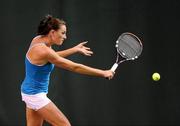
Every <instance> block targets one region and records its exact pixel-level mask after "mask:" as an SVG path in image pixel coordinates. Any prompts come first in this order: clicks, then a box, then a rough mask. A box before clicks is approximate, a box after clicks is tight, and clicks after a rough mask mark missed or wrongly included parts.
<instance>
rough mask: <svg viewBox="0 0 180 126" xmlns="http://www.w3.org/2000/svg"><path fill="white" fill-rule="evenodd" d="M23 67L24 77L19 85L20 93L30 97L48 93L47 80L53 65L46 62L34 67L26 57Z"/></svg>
mask: <svg viewBox="0 0 180 126" xmlns="http://www.w3.org/2000/svg"><path fill="white" fill-rule="evenodd" d="M25 66H26V76H25V79H24V81H23V82H22V85H21V92H22V93H25V94H30V95H32V94H37V93H40V92H45V93H48V86H49V78H50V74H51V71H52V70H53V68H54V64H51V63H49V62H48V63H46V64H45V65H42V66H38V65H34V64H32V63H30V61H29V60H28V59H27V57H26V58H25Z"/></svg>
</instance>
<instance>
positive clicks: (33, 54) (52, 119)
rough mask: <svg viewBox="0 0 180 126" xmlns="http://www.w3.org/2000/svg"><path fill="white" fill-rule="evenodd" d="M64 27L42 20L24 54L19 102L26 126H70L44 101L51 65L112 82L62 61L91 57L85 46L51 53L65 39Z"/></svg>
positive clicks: (107, 73)
mask: <svg viewBox="0 0 180 126" xmlns="http://www.w3.org/2000/svg"><path fill="white" fill-rule="evenodd" d="M66 32H67V29H66V23H65V22H64V21H63V20H60V19H58V18H55V17H52V16H51V15H47V16H45V17H44V18H43V19H42V20H41V21H40V24H39V26H38V31H37V36H36V37H35V38H33V40H32V42H31V44H30V47H29V49H28V51H27V53H26V57H25V66H26V75H25V79H24V81H23V82H22V84H21V95H22V100H23V101H24V102H25V104H26V120H27V126H42V125H43V121H44V120H45V121H47V122H48V123H50V124H51V125H53V126H70V122H69V121H68V119H67V118H66V117H65V115H64V114H63V113H62V112H61V111H60V110H59V109H58V108H57V107H56V105H55V104H54V103H53V102H52V101H51V100H50V99H49V98H48V97H47V93H48V85H49V77H50V74H51V71H52V70H53V68H54V65H55V66H57V67H60V68H64V69H67V70H69V71H72V72H76V73H80V74H85V75H91V76H99V77H104V78H108V79H112V77H113V75H114V73H113V72H112V71H111V70H100V69H96V68H92V67H89V66H85V65H83V64H79V63H75V62H72V61H70V60H68V59H66V58H65V57H67V56H69V55H72V54H75V53H81V54H83V55H86V56H91V55H92V54H93V52H92V51H91V50H90V48H88V47H86V46H85V44H86V42H81V43H80V44H78V45H76V46H74V47H72V48H70V49H67V50H64V51H57V52H56V51H54V50H53V49H52V48H51V46H52V45H61V44H62V43H63V42H64V40H65V39H66V38H67V37H66Z"/></svg>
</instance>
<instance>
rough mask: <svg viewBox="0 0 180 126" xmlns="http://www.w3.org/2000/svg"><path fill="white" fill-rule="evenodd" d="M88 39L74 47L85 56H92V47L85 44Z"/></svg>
mask: <svg viewBox="0 0 180 126" xmlns="http://www.w3.org/2000/svg"><path fill="white" fill-rule="evenodd" d="M87 42H88V41H85V42H81V43H80V44H78V45H76V46H75V47H74V48H76V49H77V51H78V52H79V53H81V54H83V55H85V56H91V55H92V54H93V52H92V51H91V49H90V48H89V47H86V46H85V44H86V43H87Z"/></svg>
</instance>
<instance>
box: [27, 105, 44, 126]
mask: <svg viewBox="0 0 180 126" xmlns="http://www.w3.org/2000/svg"><path fill="white" fill-rule="evenodd" d="M26 121H27V126H42V124H43V118H42V117H41V115H39V113H37V111H35V110H33V109H30V108H26Z"/></svg>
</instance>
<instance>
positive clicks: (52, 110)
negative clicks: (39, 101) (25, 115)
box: [37, 102, 71, 126]
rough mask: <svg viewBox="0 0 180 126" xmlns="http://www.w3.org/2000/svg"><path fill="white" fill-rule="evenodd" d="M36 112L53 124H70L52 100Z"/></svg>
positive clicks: (54, 125) (55, 125) (68, 125)
mask: <svg viewBox="0 0 180 126" xmlns="http://www.w3.org/2000/svg"><path fill="white" fill-rule="evenodd" d="M37 112H38V113H39V115H41V116H42V117H43V119H44V120H46V121H47V122H49V123H50V124H51V125H53V126H71V124H70V123H69V121H68V119H67V118H66V117H65V115H64V114H63V113H62V112H61V111H60V110H59V109H58V108H57V107H56V105H55V104H54V103H53V102H50V103H49V104H47V105H46V106H44V107H43V108H41V109H39V110H38V111H37Z"/></svg>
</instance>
